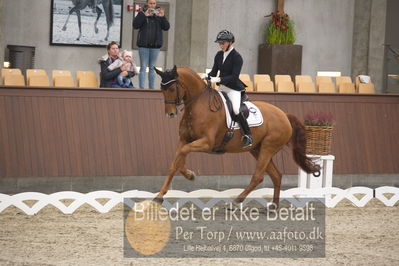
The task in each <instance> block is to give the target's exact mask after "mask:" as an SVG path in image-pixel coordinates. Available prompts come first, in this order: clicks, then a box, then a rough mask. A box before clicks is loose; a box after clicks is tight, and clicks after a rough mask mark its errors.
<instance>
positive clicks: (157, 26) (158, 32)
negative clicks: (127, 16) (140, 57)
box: [133, 12, 170, 48]
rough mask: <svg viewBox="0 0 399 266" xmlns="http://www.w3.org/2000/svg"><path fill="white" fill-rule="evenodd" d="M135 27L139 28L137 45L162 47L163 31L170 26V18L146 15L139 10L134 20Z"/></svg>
mask: <svg viewBox="0 0 399 266" xmlns="http://www.w3.org/2000/svg"><path fill="white" fill-rule="evenodd" d="M133 28H135V29H139V33H138V35H137V46H138V47H144V48H161V46H162V44H163V37H162V31H163V30H164V31H167V30H169V28H170V24H169V22H168V20H167V19H166V18H165V16H163V17H158V16H155V15H153V16H148V17H146V16H145V15H144V13H143V12H139V13H138V14H137V16H136V17H135V18H134V20H133Z"/></svg>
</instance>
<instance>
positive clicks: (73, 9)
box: [62, 7, 76, 31]
mask: <svg viewBox="0 0 399 266" xmlns="http://www.w3.org/2000/svg"><path fill="white" fill-rule="evenodd" d="M73 12H76V7H74V8H71V10H69V12H68V17H67V19H66V21H65V24H64V27H62V30H63V31H66V29H67V24H68V21H69V17H70V16H71V14H72V13H73Z"/></svg>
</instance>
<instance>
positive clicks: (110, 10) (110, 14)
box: [103, 0, 123, 27]
mask: <svg viewBox="0 0 399 266" xmlns="http://www.w3.org/2000/svg"><path fill="white" fill-rule="evenodd" d="M103 8H104V12H105V17H106V19H107V25H108V27H109V26H111V25H112V24H113V23H114V5H113V1H112V0H103ZM121 8H123V5H122V7H121Z"/></svg>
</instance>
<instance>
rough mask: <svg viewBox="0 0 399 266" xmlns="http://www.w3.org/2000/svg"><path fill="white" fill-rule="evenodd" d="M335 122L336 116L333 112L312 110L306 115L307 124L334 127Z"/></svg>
mask: <svg viewBox="0 0 399 266" xmlns="http://www.w3.org/2000/svg"><path fill="white" fill-rule="evenodd" d="M334 123H335V116H334V115H333V114H332V113H325V112H310V113H308V114H306V115H305V126H326V127H332V126H333V125H334Z"/></svg>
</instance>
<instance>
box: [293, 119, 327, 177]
mask: <svg viewBox="0 0 399 266" xmlns="http://www.w3.org/2000/svg"><path fill="white" fill-rule="evenodd" d="M287 117H288V120H289V121H290V123H291V127H292V136H291V144H292V146H293V147H292V150H293V155H294V160H295V162H296V163H297V164H298V165H299V166H300V167H301V168H302V169H303V170H304V171H305V172H306V173H308V174H310V173H316V172H319V171H320V166H319V165H317V164H315V163H313V162H312V160H311V159H310V158H309V157H307V156H306V131H305V127H304V126H303V124H302V123H301V121H299V119H298V118H296V117H295V116H294V115H291V114H287Z"/></svg>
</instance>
